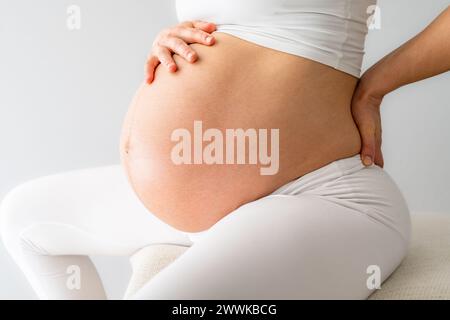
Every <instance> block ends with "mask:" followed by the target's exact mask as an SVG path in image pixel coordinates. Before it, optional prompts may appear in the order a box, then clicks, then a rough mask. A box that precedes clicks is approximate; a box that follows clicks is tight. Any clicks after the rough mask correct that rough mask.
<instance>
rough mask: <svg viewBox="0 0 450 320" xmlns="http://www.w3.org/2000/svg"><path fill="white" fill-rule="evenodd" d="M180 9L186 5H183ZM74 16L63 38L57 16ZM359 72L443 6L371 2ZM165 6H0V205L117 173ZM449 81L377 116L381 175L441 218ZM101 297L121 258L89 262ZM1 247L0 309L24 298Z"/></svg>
mask: <svg viewBox="0 0 450 320" xmlns="http://www.w3.org/2000/svg"><path fill="white" fill-rule="evenodd" d="M186 1H187V0H186ZM71 4H76V5H78V6H80V7H81V10H82V28H81V30H79V31H69V30H68V29H67V27H66V17H67V15H66V9H67V7H68V6H69V5H71ZM379 4H380V6H381V14H382V28H381V30H374V31H371V32H370V33H369V36H368V39H367V55H366V59H365V64H364V65H365V67H367V66H369V65H371V64H372V63H374V62H375V61H376V60H377V59H379V58H381V57H382V56H383V55H384V54H386V53H388V52H389V51H391V50H392V49H394V48H395V47H397V46H398V45H400V44H401V43H403V42H404V41H406V40H407V39H409V38H410V37H412V36H413V35H414V34H416V33H417V32H419V31H420V30H421V29H422V28H423V27H424V26H426V25H427V24H428V23H429V22H430V21H431V20H432V19H433V18H434V17H435V16H436V15H437V14H438V13H439V12H440V11H441V10H442V9H443V8H445V7H446V6H447V5H449V4H450V1H449V0H433V1H420V0H396V1H388V0H381V1H380V2H379ZM174 23H176V20H175V12H174V4H173V1H166V0H164V1H163V0H160V1H156V0H132V1H130V0H128V1H125V0H114V1H111V0H96V1H88V0H71V1H67V0H39V1H36V0H34V1H33V0H0V147H1V151H0V199H1V198H2V196H3V195H4V194H5V193H6V192H7V191H8V190H9V189H10V188H12V187H13V186H15V185H17V184H19V183H21V182H23V181H26V180H29V179H32V178H34V177H38V176H42V175H46V174H51V173H55V172H60V171H65V170H70V169H75V168H83V167H90V166H98V165H106V164H111V163H118V161H119V158H118V137H119V133H120V127H121V124H122V118H123V116H124V114H125V112H126V109H127V107H128V103H129V101H130V99H131V96H132V94H133V93H134V90H135V89H136V87H137V85H138V83H139V82H140V80H141V79H142V76H143V68H144V62H145V57H146V55H147V53H148V50H149V48H150V45H151V43H152V40H153V38H154V36H155V35H156V33H157V32H158V30H160V29H161V28H162V27H164V26H167V25H171V24H174ZM449 84H450V73H449V74H445V75H442V76H439V77H436V78H434V79H430V80H427V81H423V82H421V83H417V84H414V85H410V86H408V87H405V88H402V89H400V90H398V91H397V92H395V93H392V94H390V95H389V96H387V97H386V99H385V102H384V104H383V123H384V128H383V129H384V137H383V138H384V152H385V158H386V170H388V171H389V172H390V173H391V175H392V176H393V177H394V179H395V180H396V181H397V183H398V184H399V185H400V187H401V189H402V190H403V191H404V194H405V196H406V198H407V200H408V202H409V205H410V207H411V209H412V210H414V211H419V210H428V211H446V212H449V213H450V192H449V191H450V182H449V181H450V169H449V168H448V164H449V163H450V148H449V142H448V139H449V138H450V128H449V126H448V122H447V121H448V119H450V105H449V104H450V103H449V101H450V90H449V88H450V86H449ZM95 262H96V264H97V265H98V267H99V269H100V272H101V275H102V277H103V278H104V280H105V284H106V287H107V289H108V291H109V292H110V295H111V297H113V298H120V296H121V294H122V291H123V289H124V287H125V285H126V281H127V279H128V276H129V266H128V263H127V261H126V259H124V258H96V259H95ZM33 297H34V295H33V293H32V292H31V290H30V289H29V287H28V285H27V284H26V282H25V280H24V278H23V276H22V275H21V274H20V273H19V271H18V270H17V269H16V268H15V266H14V264H13V262H12V261H11V260H10V258H9V257H7V256H6V254H5V252H4V249H3V248H2V247H1V245H0V299H1V298H33Z"/></svg>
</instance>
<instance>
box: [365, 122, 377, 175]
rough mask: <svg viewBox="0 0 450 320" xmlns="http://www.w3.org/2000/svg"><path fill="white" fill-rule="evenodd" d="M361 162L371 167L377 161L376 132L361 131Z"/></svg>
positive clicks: (370, 130) (369, 130)
mask: <svg viewBox="0 0 450 320" xmlns="http://www.w3.org/2000/svg"><path fill="white" fill-rule="evenodd" d="M361 140H362V147H361V161H362V163H363V164H364V165H365V166H371V165H372V164H373V162H374V159H375V151H376V140H375V130H372V129H370V128H369V129H365V130H362V131H361Z"/></svg>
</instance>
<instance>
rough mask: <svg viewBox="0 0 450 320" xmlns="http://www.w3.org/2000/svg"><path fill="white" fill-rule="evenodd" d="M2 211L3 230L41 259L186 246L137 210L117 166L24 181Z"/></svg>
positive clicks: (180, 235) (141, 209) (182, 238)
mask: <svg viewBox="0 0 450 320" xmlns="http://www.w3.org/2000/svg"><path fill="white" fill-rule="evenodd" d="M5 206H8V207H9V208H8V211H10V212H12V214H11V215H10V217H8V219H10V220H13V221H12V222H11V221H10V223H9V225H14V226H15V228H16V229H18V230H19V231H20V235H21V237H22V238H23V239H24V240H25V242H27V243H32V244H33V245H34V247H35V248H38V249H39V251H40V253H43V254H51V255H58V254H71V255H80V254H105V255H124V254H131V253H133V252H134V251H135V250H137V249H139V248H140V247H143V246H146V245H149V244H153V243H174V244H181V245H189V244H190V241H189V239H188V238H187V236H186V235H185V234H183V233H181V232H180V231H178V230H176V229H174V228H172V227H171V226H169V225H167V224H166V223H164V222H162V221H161V220H159V219H158V218H157V217H156V216H154V215H153V214H152V213H150V212H149V211H148V210H147V209H146V208H145V207H144V206H143V205H142V203H141V202H140V201H139V199H138V198H137V196H136V195H135V194H134V192H133V190H132V188H131V187H130V185H129V183H128V181H127V178H126V176H125V174H124V172H123V170H122V168H121V166H120V165H113V166H106V167H98V168H89V169H82V170H75V171H70V172H65V173H60V174H54V175H50V176H46V177H42V178H38V179H35V180H32V181H29V182H27V183H25V184H23V185H21V186H19V187H17V188H16V189H14V190H13V191H12V192H11V193H10V194H9V195H8V196H7V200H6V203H5Z"/></svg>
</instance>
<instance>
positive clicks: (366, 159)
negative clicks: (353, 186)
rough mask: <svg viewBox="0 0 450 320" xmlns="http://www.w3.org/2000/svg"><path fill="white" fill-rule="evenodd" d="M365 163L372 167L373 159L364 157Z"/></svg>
mask: <svg viewBox="0 0 450 320" xmlns="http://www.w3.org/2000/svg"><path fill="white" fill-rule="evenodd" d="M363 163H364V165H366V166H371V165H372V158H371V157H369V156H364V159H363Z"/></svg>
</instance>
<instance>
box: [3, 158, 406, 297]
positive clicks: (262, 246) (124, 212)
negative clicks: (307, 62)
mask: <svg viewBox="0 0 450 320" xmlns="http://www.w3.org/2000/svg"><path fill="white" fill-rule="evenodd" d="M174 201H176V200H175V199H174ZM0 211H1V220H0V227H1V229H0V230H1V235H2V238H3V242H4V244H5V246H6V248H7V249H8V251H9V253H10V254H11V255H12V256H13V258H14V260H15V261H16V262H17V264H18V265H19V267H20V268H21V269H22V271H23V272H24V273H25V275H26V277H27V278H28V280H29V282H30V283H31V285H32V287H33V289H34V290H35V291H36V293H37V294H38V296H39V298H42V299H104V298H106V295H105V291H104V289H103V286H102V283H101V281H100V278H99V276H98V274H97V272H96V270H95V268H94V265H93V264H92V262H91V260H90V259H89V257H88V255H131V254H133V253H134V252H136V251H137V250H139V249H140V248H142V247H144V246H148V245H151V244H178V245H183V246H189V247H190V248H189V249H187V251H186V252H185V253H184V254H182V255H181V256H180V257H179V258H177V260H175V261H174V262H173V263H172V264H171V265H169V266H168V267H167V268H165V269H164V270H162V271H161V272H160V273H159V274H157V275H156V276H155V277H153V278H152V279H151V280H150V281H149V282H148V283H147V284H146V285H145V286H144V287H143V288H142V289H141V290H140V291H138V292H137V293H136V294H135V296H133V297H132V299H336V298H337V299H365V298H367V297H368V296H369V295H370V293H371V292H372V291H373V290H374V289H373V287H371V286H368V285H367V283H368V282H370V281H368V278H369V277H371V276H373V275H371V274H369V273H368V270H369V271H370V272H372V270H374V269H371V268H375V269H377V270H379V271H380V272H381V273H380V281H381V282H382V281H384V280H385V279H386V278H387V277H388V276H389V275H390V274H391V273H392V272H393V271H394V269H395V268H396V267H397V266H398V265H399V263H400V262H401V261H402V259H403V258H404V256H405V254H406V252H407V250H408V247H409V238H410V218H409V212H408V208H407V205H406V204H405V201H404V199H403V197H402V195H401V193H400V192H399V190H398V188H397V187H396V185H395V183H394V182H393V181H392V180H391V178H390V177H389V175H388V174H387V173H386V172H385V171H384V170H383V169H381V168H379V167H377V166H375V165H374V166H371V167H369V168H365V167H364V166H363V165H362V164H361V161H360V159H359V156H354V157H351V158H347V159H342V160H338V161H335V162H332V163H331V164H329V165H326V166H324V167H322V168H320V169H318V170H316V171H313V172H311V173H308V174H306V175H304V176H302V177H300V178H299V179H296V180H294V181H291V182H289V183H288V184H286V185H284V186H283V187H281V188H279V189H277V190H276V191H274V192H273V193H272V194H270V195H268V196H266V197H264V198H261V199H258V200H256V201H253V202H250V203H247V204H245V205H243V206H241V207H240V208H238V209H237V210H235V211H233V212H231V213H230V214H229V215H227V216H226V217H224V218H223V219H221V220H220V221H219V222H217V223H216V224H215V225H213V226H212V227H211V228H210V229H209V230H207V231H206V232H203V233H202V234H201V236H199V237H194V238H192V239H190V237H189V234H186V233H184V232H181V231H179V230H176V229H174V228H172V227H171V226H169V225H167V224H166V223H164V222H162V221H161V220H159V219H158V218H156V217H155V216H154V215H152V214H151V213H149V212H148V211H147V210H146V209H145V207H144V206H143V205H142V204H141V203H140V201H139V200H138V199H137V197H136V196H135V194H134V193H133V191H132V189H131V188H130V186H129V184H128V181H127V179H126V177H125V175H124V173H123V172H122V169H121V167H120V166H119V165H114V166H108V167H101V168H93V169H84V170H78V171H72V172H67V173H62V174H56V175H51V176H47V177H43V178H39V179H36V180H32V181H30V182H27V183H25V184H22V185H20V186H18V187H16V188H15V189H14V190H12V191H11V192H10V193H9V194H8V195H7V196H6V197H5V199H4V201H3V202H2V204H1V207H0ZM192 240H195V241H194V242H193V241H192ZM194 243H195V244H194ZM71 266H76V268H79V271H80V274H81V277H80V280H81V286H80V287H79V288H77V289H75V290H74V288H71V287H70V286H68V285H67V278H68V274H67V271H68V268H70V267H71ZM371 266H372V267H371ZM373 266H375V267H373ZM368 268H369V269H368ZM378 268H379V269H378ZM374 275H375V276H376V274H374ZM375 283H376V280H375Z"/></svg>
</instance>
